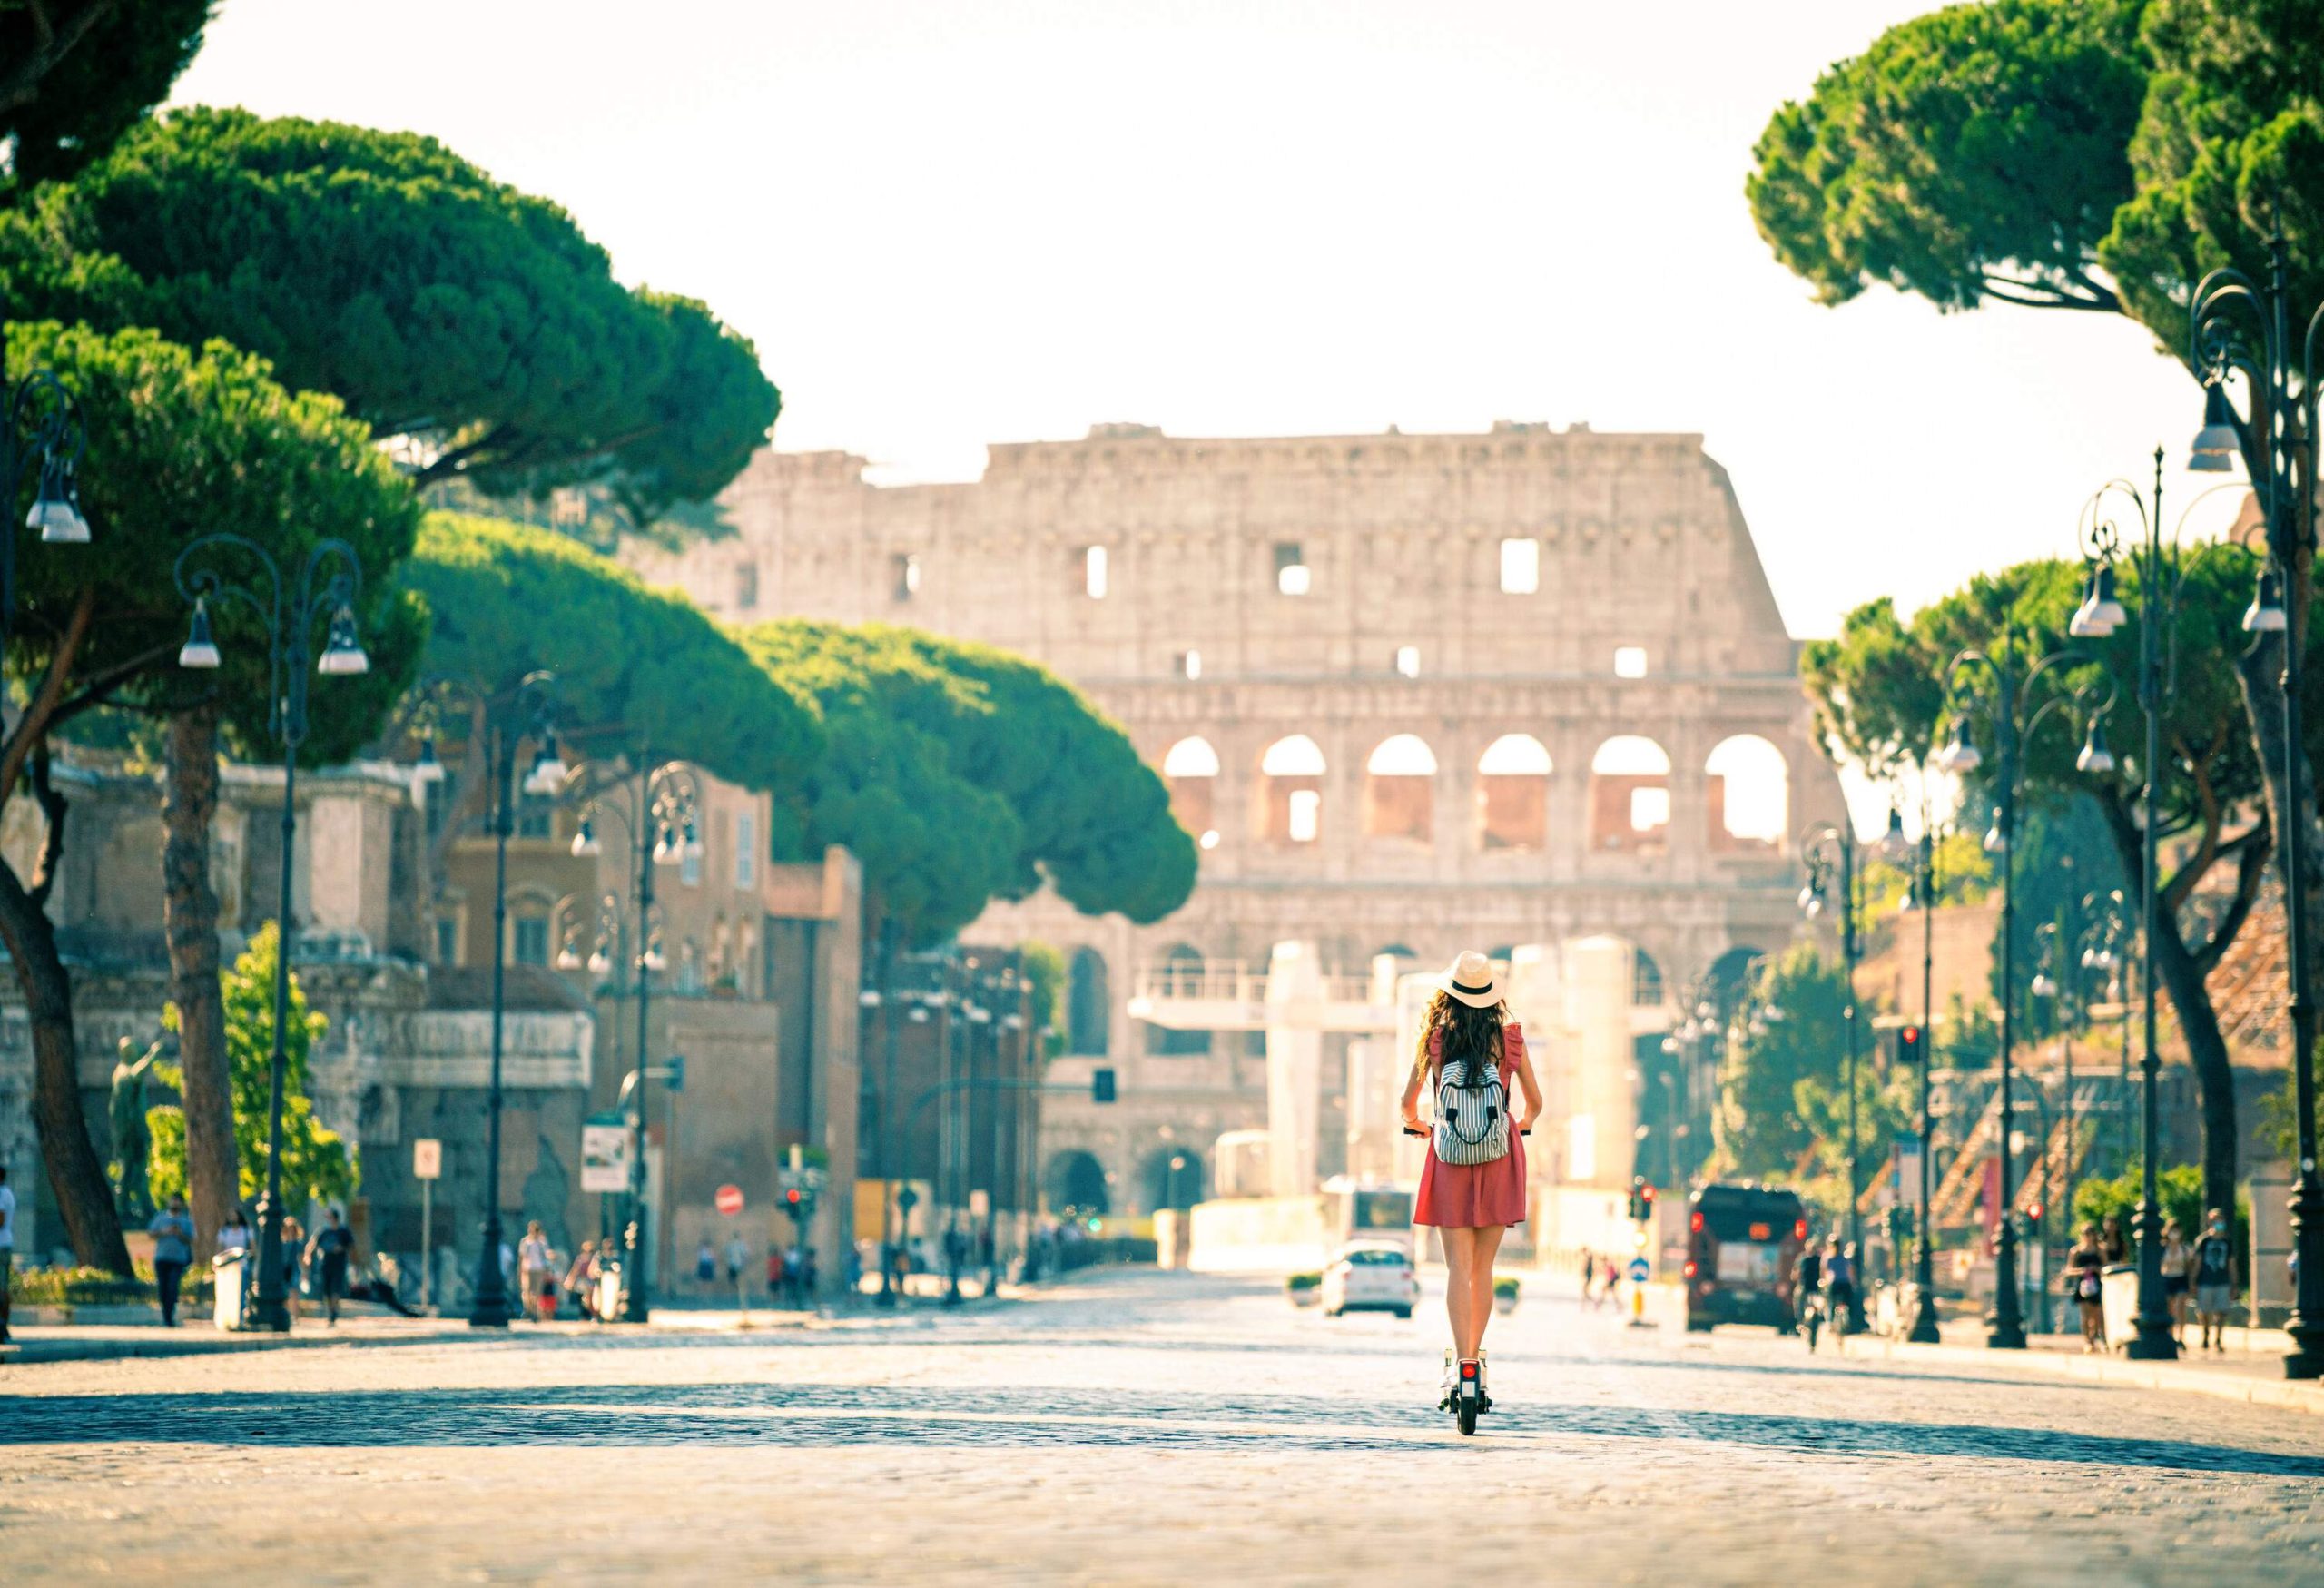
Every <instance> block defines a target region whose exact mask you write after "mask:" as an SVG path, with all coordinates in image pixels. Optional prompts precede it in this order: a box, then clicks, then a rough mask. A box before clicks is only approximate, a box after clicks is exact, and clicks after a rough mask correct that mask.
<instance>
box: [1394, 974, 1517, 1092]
mask: <svg viewBox="0 0 2324 1588" xmlns="http://www.w3.org/2000/svg"><path fill="white" fill-rule="evenodd" d="M1508 1019H1509V1005H1508V1004H1507V1003H1506V1002H1496V1003H1493V1004H1492V1005H1490V1006H1489V1007H1487V1008H1484V1009H1479V1008H1477V1007H1476V1006H1475V1005H1474V1004H1471V1003H1463V1002H1462V1001H1460V1000H1459V999H1457V998H1455V997H1453V996H1452V994H1451V993H1449V992H1447V991H1444V990H1443V988H1441V987H1440V988H1438V989H1437V990H1436V993H1435V996H1433V997H1432V998H1431V999H1430V1000H1429V1001H1428V1012H1427V1014H1425V1015H1424V1016H1423V1017H1422V1019H1421V1022H1420V1051H1419V1054H1418V1055H1417V1056H1416V1058H1415V1060H1414V1062H1415V1064H1417V1066H1418V1067H1419V1068H1420V1069H1423V1070H1428V1069H1431V1068H1432V1066H1431V1064H1430V1061H1429V1051H1428V1040H1429V1038H1431V1037H1432V1036H1433V1035H1435V1034H1436V1033H1437V1032H1438V1031H1443V1033H1444V1050H1443V1053H1442V1054H1440V1055H1439V1056H1438V1058H1439V1059H1440V1060H1441V1061H1442V1062H1444V1063H1448V1064H1449V1063H1452V1062H1455V1061H1458V1062H1460V1063H1461V1064H1462V1074H1463V1076H1464V1077H1465V1078H1466V1084H1468V1085H1470V1086H1482V1085H1483V1084H1484V1079H1483V1070H1484V1064H1483V1063H1478V1062H1472V1060H1484V1061H1485V1062H1491V1061H1492V1060H1495V1059H1497V1058H1498V1057H1499V1054H1500V1049H1501V1028H1502V1024H1503V1023H1504V1022H1505V1021H1507V1020H1508Z"/></svg>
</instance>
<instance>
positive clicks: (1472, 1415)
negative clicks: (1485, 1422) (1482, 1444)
mask: <svg viewBox="0 0 2324 1588" xmlns="http://www.w3.org/2000/svg"><path fill="white" fill-rule="evenodd" d="M1452 1410H1453V1412H1454V1414H1455V1415H1458V1416H1459V1418H1460V1420H1461V1432H1462V1433H1463V1434H1474V1433H1475V1432H1476V1431H1477V1403H1476V1402H1475V1401H1474V1400H1473V1399H1472V1398H1471V1397H1470V1396H1459V1397H1457V1398H1456V1399H1454V1401H1453V1403H1452Z"/></svg>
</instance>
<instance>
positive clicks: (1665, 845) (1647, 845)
mask: <svg viewBox="0 0 2324 1588" xmlns="http://www.w3.org/2000/svg"><path fill="white" fill-rule="evenodd" d="M1669 838H1670V757H1669V754H1668V753H1667V752H1665V751H1664V750H1663V748H1662V746H1661V745H1658V744H1656V743H1655V742H1654V741H1653V740H1652V739H1649V738H1647V737H1645V736H1644V735H1639V734H1617V735H1614V736H1613V737H1612V738H1610V739H1608V740H1607V741H1606V742H1605V743H1604V744H1602V745H1599V746H1598V750H1597V753H1596V754H1595V755H1592V756H1591V757H1590V848H1591V849H1592V850H1594V851H1598V852H1600V853H1617V854H1642V855H1652V854H1661V853H1665V852H1666V851H1667V850H1668V849H1669Z"/></svg>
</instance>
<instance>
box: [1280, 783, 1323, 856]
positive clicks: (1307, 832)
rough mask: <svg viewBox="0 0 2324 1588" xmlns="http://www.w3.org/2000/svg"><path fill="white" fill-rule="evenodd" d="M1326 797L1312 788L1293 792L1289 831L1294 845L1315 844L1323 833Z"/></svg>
mask: <svg viewBox="0 0 2324 1588" xmlns="http://www.w3.org/2000/svg"><path fill="white" fill-rule="evenodd" d="M1323 816H1324V796H1323V795H1322V794H1319V793H1318V792H1316V791H1315V789H1312V788H1295V789H1293V790H1292V791H1291V812H1290V821H1289V823H1288V825H1287V830H1288V833H1289V835H1290V838H1291V841H1292V842H1293V843H1315V839H1316V837H1317V835H1318V834H1319V833H1321V832H1322V831H1323Z"/></svg>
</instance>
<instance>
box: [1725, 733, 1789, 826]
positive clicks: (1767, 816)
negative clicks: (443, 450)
mask: <svg viewBox="0 0 2324 1588" xmlns="http://www.w3.org/2000/svg"><path fill="white" fill-rule="evenodd" d="M1703 772H1704V774H1705V778H1704V783H1705V787H1704V791H1703V797H1704V804H1705V821H1706V822H1707V824H1708V827H1709V841H1710V847H1711V848H1712V849H1713V850H1715V851H1719V852H1723V853H1731V854H1732V853H1763V854H1766V853H1777V852H1779V851H1780V850H1781V849H1782V848H1783V841H1784V834H1785V833H1787V831H1788V830H1789V829H1790V826H1791V768H1790V766H1789V764H1787V763H1786V762H1785V760H1784V758H1783V752H1782V751H1780V750H1778V749H1777V748H1776V747H1775V746H1774V745H1771V744H1769V743H1768V741H1767V740H1765V739H1763V738H1761V737H1759V735H1757V734H1738V735H1735V736H1734V737H1732V738H1729V739H1722V740H1720V741H1719V742H1718V745H1717V746H1716V747H1715V748H1714V749H1713V750H1712V751H1711V753H1710V758H1709V760H1707V761H1705V762H1704V763H1703Z"/></svg>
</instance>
